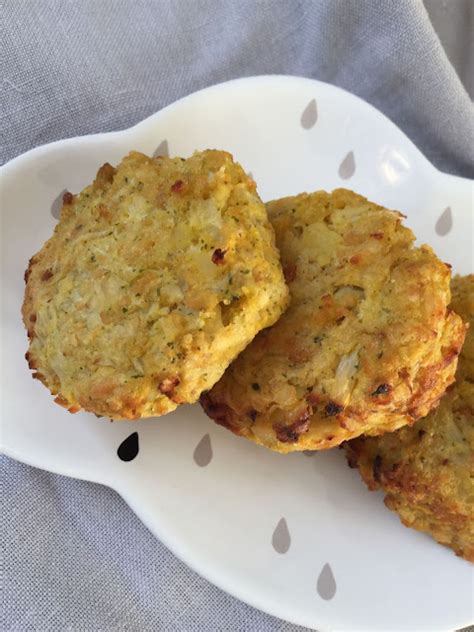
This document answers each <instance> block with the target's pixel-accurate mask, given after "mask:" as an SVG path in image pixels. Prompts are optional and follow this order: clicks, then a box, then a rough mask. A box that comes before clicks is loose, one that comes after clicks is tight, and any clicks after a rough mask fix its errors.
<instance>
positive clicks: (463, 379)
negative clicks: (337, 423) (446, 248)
mask: <svg viewBox="0 0 474 632" xmlns="http://www.w3.org/2000/svg"><path fill="white" fill-rule="evenodd" d="M451 287H452V303H451V305H452V307H453V309H455V310H456V312H458V313H459V314H460V315H461V316H462V317H463V318H464V319H465V320H466V321H468V322H469V325H470V327H469V330H468V333H467V336H466V342H465V344H464V347H463V349H462V351H461V355H460V358H459V364H458V369H457V373H456V383H455V384H454V386H453V387H452V388H451V389H450V390H449V391H448V393H447V394H446V395H445V396H444V397H443V399H442V400H441V403H440V405H439V406H438V408H437V409H436V410H435V411H434V412H432V413H431V414H429V415H428V416H427V417H425V418H424V419H421V420H420V421H417V423H416V424H415V425H414V426H412V427H409V428H402V429H401V430H398V431H397V432H394V433H389V434H385V435H383V436H381V437H370V438H365V437H360V438H359V439H356V440H354V441H351V442H349V443H348V444H347V445H346V450H347V456H348V460H349V464H350V465H351V466H352V467H358V468H359V471H360V473H361V476H362V478H363V480H364V481H365V482H366V483H367V485H368V487H369V489H383V490H384V492H385V494H386V496H385V504H386V505H387V507H389V508H390V509H392V510H393V511H396V512H398V514H399V515H400V518H401V520H402V522H403V524H404V525H406V526H407V527H413V528H414V529H418V530H419V531H425V532H428V533H430V534H431V535H432V536H433V537H434V538H435V539H436V540H437V541H438V542H441V543H442V544H446V545H447V546H449V547H451V548H452V549H453V550H454V551H455V552H456V553H457V555H460V556H462V557H464V558H465V559H467V560H469V561H471V562H474V513H473V507H474V486H473V473H474V363H473V358H474V275H472V274H471V275H469V276H467V277H456V278H454V279H453V282H452V286H451Z"/></svg>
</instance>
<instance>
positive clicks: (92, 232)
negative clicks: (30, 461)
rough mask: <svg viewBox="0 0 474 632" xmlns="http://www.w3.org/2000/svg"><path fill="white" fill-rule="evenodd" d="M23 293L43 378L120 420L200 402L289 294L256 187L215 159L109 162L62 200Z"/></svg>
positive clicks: (73, 407) (69, 400)
mask: <svg viewBox="0 0 474 632" xmlns="http://www.w3.org/2000/svg"><path fill="white" fill-rule="evenodd" d="M26 282H27V285H26V293H25V300H24V304H23V319H24V322H25V325H26V327H27V329H28V334H29V338H30V346H29V351H28V353H27V359H28V361H29V365H30V368H32V369H33V370H34V371H35V372H36V374H35V377H38V378H39V379H40V380H41V381H42V382H43V383H44V384H45V385H46V386H47V387H48V388H49V389H50V390H51V392H52V393H53V394H54V395H57V397H56V400H55V401H56V402H58V403H59V404H61V405H63V406H65V407H66V408H68V409H69V410H70V411H71V412H75V411H77V410H79V409H84V410H88V411H92V412H94V413H96V414H97V415H103V416H109V417H111V418H113V419H136V418H139V417H148V416H151V415H161V414H164V413H167V412H169V411H171V410H173V409H175V408H176V407H177V405H178V404H182V403H185V402H193V401H196V400H197V399H198V398H199V395H200V394H201V392H202V391H203V390H205V389H208V388H210V387H211V386H212V385H213V384H214V383H215V382H216V381H217V380H218V379H219V378H220V376H221V375H222V373H223V372H224V370H225V368H226V367H227V366H228V364H229V363H230V362H231V361H232V359H233V358H235V356H236V355H237V354H238V353H239V352H240V351H241V350H242V349H243V348H244V347H245V346H246V345H247V344H248V343H249V342H250V340H252V338H253V337H254V336H255V334H256V333H257V332H258V331H260V329H262V328H263V327H267V326H268V325H271V324H273V323H274V322H275V321H276V320H277V318H278V317H279V316H280V314H281V313H282V311H283V310H284V308H285V307H286V305H287V295H288V289H287V287H286V284H285V281H284V278H283V274H282V269H281V265H280V260H279V254H278V251H277V250H276V248H275V243H274V233H273V229H272V227H271V225H270V223H269V221H268V218H267V212H266V209H265V206H264V205H263V204H262V202H261V201H260V199H259V197H258V195H257V193H256V187H255V183H254V181H253V180H252V179H251V178H249V177H248V176H247V175H246V174H245V172H244V171H243V170H242V168H241V167H240V165H238V164H236V163H235V162H233V160H232V156H231V155H230V154H228V153H226V152H221V151H205V152H202V153H196V154H194V155H193V156H192V157H191V158H189V159H188V160H184V159H181V158H174V159H170V158H161V157H160V158H157V159H152V158H148V157H147V156H145V155H143V154H140V153H137V152H132V153H130V154H129V155H128V156H127V157H126V158H124V160H123V161H122V162H121V163H120V164H119V165H118V167H117V168H113V167H112V166H110V165H109V164H106V165H104V166H103V167H102V168H101V169H100V170H99V172H98V174H97V178H96V180H95V181H94V183H93V184H92V185H91V186H89V187H87V188H86V189H84V191H82V193H80V194H79V195H77V196H75V195H71V194H70V193H67V194H65V196H64V205H63V208H62V211H61V218H60V221H59V223H58V225H57V227H56V229H55V231H54V235H53V237H51V239H50V240H49V241H48V242H47V243H46V244H45V245H44V247H43V248H42V249H41V250H40V252H39V253H38V254H37V255H35V256H34V257H33V258H32V259H31V261H30V265H29V267H28V270H27V273H26Z"/></svg>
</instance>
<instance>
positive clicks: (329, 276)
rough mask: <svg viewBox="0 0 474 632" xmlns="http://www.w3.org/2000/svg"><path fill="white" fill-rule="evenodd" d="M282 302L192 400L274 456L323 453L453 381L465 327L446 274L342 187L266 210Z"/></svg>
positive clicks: (410, 414) (429, 402)
mask: <svg viewBox="0 0 474 632" xmlns="http://www.w3.org/2000/svg"><path fill="white" fill-rule="evenodd" d="M267 208H268V212H269V218H270V221H271V222H272V224H273V227H274V228H275V234H276V239H277V246H278V248H279V249H280V253H281V257H282V263H283V268H284V272H285V276H286V278H287V281H288V283H289V287H290V295H291V304H290V307H289V308H288V310H287V311H286V312H285V314H284V315H283V316H282V318H281V319H280V320H279V321H278V322H277V323H276V325H274V326H273V327H272V328H270V329H267V330H266V331H263V332H261V333H260V334H259V335H258V336H257V337H256V339H255V340H254V341H253V342H252V344H251V345H250V346H249V347H248V348H247V349H246V350H245V351H244V352H243V353H242V354H241V355H240V356H239V358H238V359H237V360H236V361H235V362H234V363H233V364H232V365H231V366H230V367H229V369H228V370H227V371H226V373H225V374H224V376H223V377H222V379H221V380H220V381H219V382H218V383H217V384H216V385H215V386H214V388H213V389H212V390H211V391H210V392H209V393H207V394H206V395H204V396H203V397H202V399H201V403H202V404H203V407H204V409H205V410H206V412H207V413H208V415H209V416H210V417H212V418H213V419H214V420H215V421H217V422H218V423H220V424H222V425H224V426H227V427H228V428H229V429H230V430H232V431H233V432H235V433H237V434H240V435H243V436H245V437H247V438H249V439H252V440H253V441H255V442H257V443H260V444H262V445H265V446H267V447H269V448H271V449H273V450H277V451H279V452H289V451H292V450H303V449H310V450H319V449H325V448H331V447H333V446H335V445H338V444H340V443H341V442H342V441H344V440H346V439H350V438H354V437H357V436H358V435H360V434H362V433H368V434H380V433H383V432H386V431H388V430H396V429H397V428H399V427H401V426H403V425H405V424H407V423H408V424H410V423H413V422H414V421H415V420H416V419H418V418H419V417H422V416H424V415H426V414H427V413H428V412H429V411H430V409H431V408H433V406H435V405H436V404H437V402H438V399H439V398H440V397H441V395H442V394H443V393H444V391H445V389H446V387H447V386H448V385H449V384H450V383H451V382H452V381H453V379H454V372H455V368H456V362H457V355H458V353H459V349H460V347H461V345H462V342H463V339H464V335H465V327H464V325H463V323H462V321H461V319H460V318H459V316H457V315H456V314H455V313H454V312H452V311H451V310H448V309H447V306H448V303H449V300H450V289H449V281H450V271H449V267H448V266H447V265H445V264H444V263H442V262H441V261H439V259H437V257H436V256H435V255H434V253H433V251H432V250H431V248H429V247H428V246H422V247H421V248H416V247H415V246H414V244H413V241H414V236H413V233H412V232H411V231H410V230H409V229H408V228H405V227H404V226H402V224H401V217H402V216H401V215H400V214H399V213H397V212H394V211H389V210H387V209H384V208H382V207H381V206H377V205H376V204H373V203H372V202H369V201H367V200H366V199H365V198H363V197H361V196H359V195H356V194H355V193H352V192H351V191H348V190H345V189H338V190H336V191H334V192H333V193H332V194H328V193H325V192H317V193H313V194H302V195H299V196H297V197H291V198H286V199H282V200H277V201H275V202H271V203H270V204H268V206H267Z"/></svg>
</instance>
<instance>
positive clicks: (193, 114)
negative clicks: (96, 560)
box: [1, 76, 473, 630]
mask: <svg viewBox="0 0 474 632" xmlns="http://www.w3.org/2000/svg"><path fill="white" fill-rule="evenodd" d="M208 147H211V148H222V149H227V150H229V151H231V152H232V153H233V154H234V156H235V158H236V159H237V160H239V161H240V162H241V163H242V164H243V165H244V167H245V168H246V169H248V170H250V171H251V172H252V174H253V176H254V178H255V179H256V181H257V183H258V189H259V192H260V195H261V196H262V198H263V199H264V200H268V199H271V198H275V197H279V196H283V195H290V194H294V193H297V192H300V191H305V190H309V191H311V190H315V189H321V188H325V189H333V188H335V187H339V186H347V187H349V188H352V189H355V190H356V191H358V192H360V193H363V194H364V195H366V196H368V197H369V198H372V199H373V200H374V201H377V202H380V203H381V204H384V205H387V206H389V207H393V208H396V209H399V210H402V211H403V212H404V213H406V214H407V215H408V220H407V223H408V224H409V225H410V226H411V227H412V228H413V229H414V230H415V232H416V234H417V235H418V237H419V239H420V241H423V242H425V241H426V242H428V243H429V244H431V245H432V246H433V247H434V248H435V250H436V251H437V252H438V254H439V255H440V256H441V258H442V259H443V260H445V261H449V262H450V263H452V264H453V266H454V270H455V271H456V272H461V273H467V272H470V271H471V270H470V269H471V267H472V255H471V253H472V227H473V226H472V208H471V206H472V193H473V189H472V183H471V182H469V181H467V180H463V179H461V178H457V177H453V176H449V175H446V174H443V173H440V172H439V171H437V170H436V169H435V168H434V167H433V166H432V165H431V164H430V163H429V162H428V161H427V160H426V159H425V158H424V157H423V156H422V154H421V153H420V152H419V151H418V150H417V149H416V147H415V146H414V145H413V144H412V143H411V142H410V141H409V140H408V139H407V138H406V136H404V134H403V133H402V132H400V130H399V129H398V128H397V127H396V126H395V125H393V124H392V123H391V122H390V121H389V120H387V119H386V118H385V117H384V116H383V115H382V114H380V113H379V112H378V111H377V110H375V109H374V108H372V107H371V106H369V105H368V104H367V103H365V102H363V101H361V100H360V99H358V98H356V97H354V96H352V95H350V94H348V93H346V92H344V91H342V90H340V89H337V88H335V87H333V86H330V85H326V84H323V83H319V82H317V81H312V80H308V79H300V78H296V77H277V76H273V77H255V78H250V79H242V80H238V81H232V82H229V83H225V84H222V85H219V86H215V87H212V88H208V89H206V90H203V91H201V92H198V93H196V94H193V95H191V96H189V97H187V98H185V99H182V100H181V101H179V102H177V103H175V104H173V105H171V106H169V107H167V108H166V109H164V110H162V111H161V112H158V113H157V114H155V115H154V116H152V117H150V118H148V119H146V120H145V121H143V122H142V123H139V124H138V125H136V126H135V127H133V128H131V129H128V130H125V131H121V132H115V133H111V134H97V135H94V136H86V137H83V138H73V139H67V140H63V141H60V142H56V143H52V144H50V145H46V146H44V147H39V148H37V149H34V150H32V151H30V152H28V153H27V154H25V155H23V156H20V157H19V158H16V159H15V160H13V161H12V162H10V163H9V164H7V165H6V166H5V167H4V168H3V169H2V173H1V178H2V192H1V193H2V222H3V230H2V242H3V243H2V258H3V259H2V270H1V275H2V287H3V301H2V345H3V347H2V349H3V350H2V371H3V375H2V391H3V393H2V408H3V411H2V443H3V448H4V451H5V452H6V453H7V454H8V455H10V456H12V457H14V458H16V459H19V460H20V461H24V462H25V463H29V464H32V465H35V466H37V467H41V468H44V469H47V470H51V471H53V472H58V473H60V474H66V475H68V476H74V477H76V478H83V479H88V480H91V481H98V482H100V483H104V484H106V485H109V486H111V487H113V488H114V489H116V490H117V491H118V492H119V493H120V494H121V495H122V496H123V498H124V499H125V500H126V501H127V503H128V504H129V505H130V506H131V507H132V509H133V510H134V511H135V512H136V513H137V514H138V515H139V516H140V518H141V519H142V520H143V521H144V522H145V524H146V525H147V526H148V527H149V528H150V529H151V531H152V532H153V533H155V534H156V536H157V537H158V538H160V539H161V540H162V541H163V542H164V543H165V544H166V545H167V546H168V547H169V548H170V549H171V550H172V551H174V552H175V553H176V555H178V556H179V557H180V558H181V559H182V560H184V561H185V562H186V563H187V564H189V566H191V567H192V568H193V569H195V570H197V571H198V572H199V573H200V574H201V575H203V576H204V577H206V578H207V579H209V580H210V581H212V582H214V583H215V584H216V585H218V586H220V587H221V588H223V589H224V590H226V591H227V592H229V593H231V594H233V595H235V596H236V597H239V598H240V599H242V600H244V601H246V602H247V603H249V604H252V605H254V606H256V607H258V608H260V609H262V610H265V611H266V612H269V613H271V614H273V615H276V616H279V617H281V618H283V619H287V620H289V621H292V622H295V623H299V624H302V625H306V626H308V627H315V628H318V629H320V630H321V629H324V630H326V629H337V630H342V629H358V630H373V629H383V630H407V629H411V630H413V629H419V630H421V629H424V630H445V629H452V628H455V627H461V626H463V625H468V624H469V623H470V622H471V619H472V607H473V601H472V583H471V582H472V567H471V566H470V564H469V563H468V562H466V561H464V560H462V559H459V558H457V557H455V555H454V554H453V553H452V551H451V550H449V549H446V548H443V547H442V546H439V545H438V544H435V543H434V542H433V541H432V540H431V539H430V538H429V537H427V536H425V535H422V534H420V533H417V532H415V531H412V530H409V529H406V528H404V527H402V526H401V524H400V523H399V520H398V517H397V516H396V515H395V514H393V513H391V512H390V511H388V510H387V509H385V507H384V505H383V502H382V496H381V495H380V494H375V493H370V492H368V491H367V490H366V488H365V487H364V485H363V484H362V482H361V481H360V479H359V475H358V473H357V472H355V471H351V470H350V469H349V468H348V467H347V465H346V463H345V459H344V455H343V453H342V452H341V451H339V450H333V451H330V452H326V453H319V454H315V455H313V456H311V457H310V458H308V457H307V456H306V455H304V454H292V455H289V456H280V455H278V454H273V453H271V452H269V451H266V450H265V449H263V448H259V447H257V446H255V445H253V444H251V443H249V442H247V441H245V440H243V439H239V438H237V437H235V436H233V435H232V434H230V433H229V432H227V431H226V430H224V429H222V428H220V427H219V426H216V425H214V424H213V423H212V422H211V421H210V420H208V419H207V418H206V417H205V415H204V414H203V413H202V412H201V410H200V408H199V406H197V405H196V406H186V407H182V408H180V409H179V410H177V411H176V412H174V413H173V414H171V415H168V416H167V417H164V418H161V419H151V420H147V421H141V422H140V423H133V422H131V423H125V422H121V423H109V422H107V421H104V420H103V419H102V420H99V419H96V418H95V417H94V416H93V415H89V414H85V413H80V414H77V415H70V414H69V413H68V412H66V411H65V410H63V409H62V408H60V407H59V406H57V405H55V404H54V403H53V401H52V398H51V396H50V395H49V393H48V391H47V390H46V389H45V388H44V387H43V386H42V385H41V384H40V383H39V382H37V381H34V380H32V379H31V375H30V372H29V370H28V368H27V365H26V362H25V360H24V357H23V355H24V352H25V350H26V346H27V342H26V335H25V332H24V330H23V326H22V323H21V320H20V305H21V301H22V296H23V272H24V270H25V268H26V266H27V261H28V259H29V257H30V256H31V255H32V254H33V253H35V252H36V251H37V250H38V249H39V248H40V247H41V245H42V244H43V242H44V241H45V240H46V239H47V238H48V237H49V236H50V235H51V233H52V230H53V228H54V225H55V223H56V219H55V217H54V216H53V214H52V213H54V214H56V213H57V210H58V199H59V198H58V196H60V194H61V193H62V191H63V190H64V189H68V190H70V191H73V192H77V191H79V190H80V189H81V188H82V187H83V186H84V185H86V184H87V183H89V182H90V181H91V180H92V179H93V177H94V174H95V173H96V171H97V168H98V167H99V166H100V165H101V164H102V163H104V162H106V161H109V162H112V163H114V162H116V161H118V160H119V159H120V158H121V157H122V156H123V155H125V154H126V153H127V152H128V151H129V150H130V149H139V150H142V151H144V152H146V153H150V154H153V153H155V152H157V150H158V152H160V151H161V152H163V151H166V150H168V149H169V152H170V154H171V155H180V156H188V155H190V154H191V153H192V152H193V151H194V150H195V149H205V148H208ZM52 209H53V210H52ZM133 433H138V434H133ZM130 435H132V436H131V438H130V439H129V441H128V443H126V444H125V447H122V449H121V450H120V455H121V456H122V457H125V458H129V459H130V458H131V457H133V456H134V455H135V454H136V440H137V439H138V442H139V452H138V454H136V456H135V458H131V460H128V461H124V460H121V459H120V458H119V457H118V454H117V450H118V448H119V446H120V445H121V444H122V442H123V441H124V440H126V439H127V437H129V436H130ZM127 448H128V450H127Z"/></svg>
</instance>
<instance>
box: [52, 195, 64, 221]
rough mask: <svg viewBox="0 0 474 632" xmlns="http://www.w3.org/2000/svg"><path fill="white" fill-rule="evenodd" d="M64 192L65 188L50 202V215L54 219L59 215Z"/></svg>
mask: <svg viewBox="0 0 474 632" xmlns="http://www.w3.org/2000/svg"><path fill="white" fill-rule="evenodd" d="M65 193H66V189H63V190H62V191H61V193H60V194H59V195H58V196H57V197H55V198H54V200H53V203H52V204H51V215H52V216H53V217H54V219H59V217H60V216H61V209H62V207H63V195H64V194H65Z"/></svg>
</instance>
